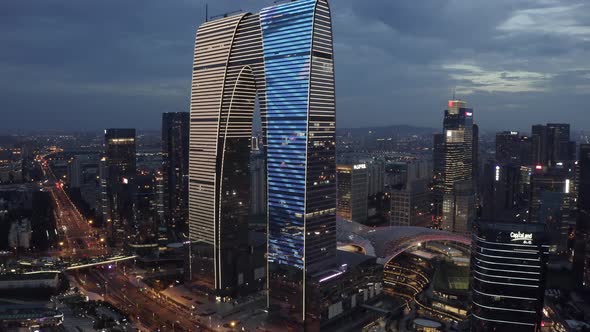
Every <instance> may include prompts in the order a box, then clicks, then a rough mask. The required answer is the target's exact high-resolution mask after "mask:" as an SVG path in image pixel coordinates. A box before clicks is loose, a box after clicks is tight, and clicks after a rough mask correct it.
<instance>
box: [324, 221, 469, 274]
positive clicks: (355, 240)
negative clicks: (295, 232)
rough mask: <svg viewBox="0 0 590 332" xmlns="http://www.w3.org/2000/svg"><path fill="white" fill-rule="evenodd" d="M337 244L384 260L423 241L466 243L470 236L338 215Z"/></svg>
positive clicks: (345, 248)
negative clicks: (368, 222) (373, 223)
mask: <svg viewBox="0 0 590 332" xmlns="http://www.w3.org/2000/svg"><path fill="white" fill-rule="evenodd" d="M336 229H337V231H336V238H337V240H338V248H340V249H344V250H350V249H353V250H357V251H360V252H362V253H364V254H366V255H369V256H375V257H377V262H379V263H381V264H385V263H387V262H389V261H390V260H391V259H392V258H394V257H396V256H397V255H399V254H401V253H402V252H404V251H406V250H408V249H410V248H412V247H415V246H418V245H420V244H422V243H426V242H431V241H439V242H445V241H450V242H456V243H461V244H464V245H467V246H470V245H471V239H470V238H468V237H467V236H465V235H461V234H456V233H451V232H447V231H441V230H437V229H431V228H426V227H415V226H385V227H369V226H365V225H362V224H359V223H357V222H354V221H349V220H345V219H341V218H338V221H337V227H336Z"/></svg>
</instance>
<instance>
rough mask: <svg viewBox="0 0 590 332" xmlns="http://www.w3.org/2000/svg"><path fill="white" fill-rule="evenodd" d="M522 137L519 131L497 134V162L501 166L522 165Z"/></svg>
mask: <svg viewBox="0 0 590 332" xmlns="http://www.w3.org/2000/svg"><path fill="white" fill-rule="evenodd" d="M520 157H521V151H520V135H519V134H518V131H502V132H499V133H496V162H497V163H498V164H500V165H508V164H512V165H520V162H521V161H520Z"/></svg>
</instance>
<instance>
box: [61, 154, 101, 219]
mask: <svg viewBox="0 0 590 332" xmlns="http://www.w3.org/2000/svg"><path fill="white" fill-rule="evenodd" d="M99 160H100V155H99V154H79V155H75V156H74V157H73V158H72V160H70V162H69V163H68V170H67V172H68V174H67V177H66V178H67V180H68V183H69V186H70V195H72V196H73V197H80V198H81V199H82V200H83V201H84V203H85V204H87V205H88V207H89V208H90V209H95V208H96V204H97V203H98V193H99V191H100V187H99V185H98V181H97V178H98V177H99V169H98V168H99Z"/></svg>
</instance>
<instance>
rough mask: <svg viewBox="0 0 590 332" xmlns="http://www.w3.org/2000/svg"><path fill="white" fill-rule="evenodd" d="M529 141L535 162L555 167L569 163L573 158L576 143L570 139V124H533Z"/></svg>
mask: <svg viewBox="0 0 590 332" xmlns="http://www.w3.org/2000/svg"><path fill="white" fill-rule="evenodd" d="M531 141H532V142H531V145H532V157H533V158H532V159H533V161H534V163H535V164H538V165H547V166H550V167H557V166H563V165H564V164H565V165H571V163H573V161H574V160H575V155H576V143H575V142H572V141H570V125H569V124H567V123H548V124H547V125H534V126H533V127H532V135H531Z"/></svg>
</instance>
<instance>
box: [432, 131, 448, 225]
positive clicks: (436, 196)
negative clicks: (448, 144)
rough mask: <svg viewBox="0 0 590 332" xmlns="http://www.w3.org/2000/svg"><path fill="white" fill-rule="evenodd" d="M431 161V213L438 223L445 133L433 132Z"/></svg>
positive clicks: (441, 192)
mask: <svg viewBox="0 0 590 332" xmlns="http://www.w3.org/2000/svg"><path fill="white" fill-rule="evenodd" d="M432 152H433V153H432V162H433V176H432V186H433V191H432V202H433V209H432V215H433V217H434V220H435V222H436V224H440V223H441V221H442V206H443V196H444V192H445V182H444V173H445V135H444V134H434V136H433V149H432Z"/></svg>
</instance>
